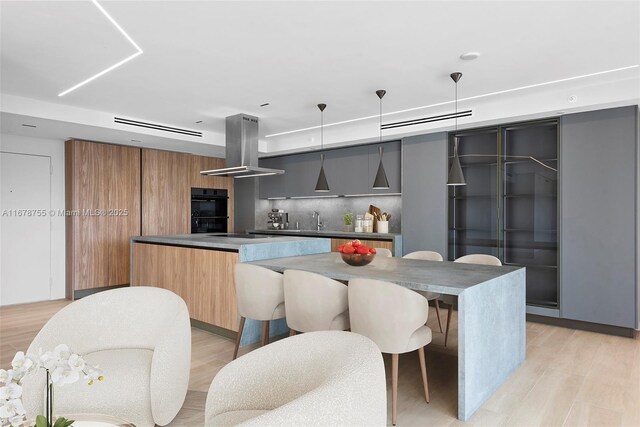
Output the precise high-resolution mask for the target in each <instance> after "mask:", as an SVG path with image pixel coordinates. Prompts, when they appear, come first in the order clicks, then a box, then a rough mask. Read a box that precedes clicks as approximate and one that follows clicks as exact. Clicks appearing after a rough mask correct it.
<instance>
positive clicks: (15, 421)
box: [8, 415, 25, 427]
mask: <svg viewBox="0 0 640 427" xmlns="http://www.w3.org/2000/svg"><path fill="white" fill-rule="evenodd" d="M24 420H25V416H24V415H16V416H15V417H13V418H9V420H8V422H9V425H11V426H15V427H19V426H21V425H23V423H24Z"/></svg>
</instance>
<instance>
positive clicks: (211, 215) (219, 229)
mask: <svg viewBox="0 0 640 427" xmlns="http://www.w3.org/2000/svg"><path fill="white" fill-rule="evenodd" d="M228 203H229V196H228V193H227V190H223V189H215V188H192V189H191V233H226V232H227V221H228V219H229V214H228V211H227V205H228Z"/></svg>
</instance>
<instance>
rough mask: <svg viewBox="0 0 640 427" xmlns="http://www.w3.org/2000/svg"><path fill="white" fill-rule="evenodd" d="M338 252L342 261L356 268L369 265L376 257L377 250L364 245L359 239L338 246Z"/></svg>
mask: <svg viewBox="0 0 640 427" xmlns="http://www.w3.org/2000/svg"><path fill="white" fill-rule="evenodd" d="M338 252H340V256H341V257H342V260H343V261H344V262H346V263H347V264H349V265H353V266H354V267H361V266H363V265H367V264H369V263H370V262H371V261H373V259H374V258H375V256H376V249H375V248H370V247H368V246H367V245H364V244H362V242H361V241H360V240H358V239H356V240H353V241H351V242H348V243H346V244H344V245H340V246H338Z"/></svg>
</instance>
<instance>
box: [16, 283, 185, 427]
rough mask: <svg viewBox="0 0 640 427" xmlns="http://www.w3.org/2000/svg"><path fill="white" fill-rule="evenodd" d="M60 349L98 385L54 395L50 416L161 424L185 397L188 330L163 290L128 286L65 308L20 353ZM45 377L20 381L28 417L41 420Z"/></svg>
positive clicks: (174, 298) (179, 308)
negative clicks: (97, 373)
mask: <svg viewBox="0 0 640 427" xmlns="http://www.w3.org/2000/svg"><path fill="white" fill-rule="evenodd" d="M59 344H67V345H68V346H69V347H70V349H71V350H72V351H73V352H76V353H79V354H80V355H82V356H84V358H85V359H86V360H87V362H88V363H91V364H92V365H98V367H99V369H100V370H101V371H102V372H103V375H104V380H103V381H96V383H95V384H93V385H91V386H89V385H87V383H86V381H84V380H80V381H78V382H76V383H74V384H67V385H64V386H59V387H56V388H55V408H54V409H55V412H56V413H58V414H92V413H98V414H108V415H113V416H116V417H118V418H121V419H123V420H126V421H129V422H131V423H133V424H135V425H136V426H137V427H150V426H153V425H155V424H157V425H161V426H163V425H166V424H168V423H169V422H171V420H173V418H174V417H175V416H176V414H177V413H178V411H179V410H180V408H181V407H182V404H183V403H184V399H185V396H186V394H187V386H188V384H189V372H190V367H191V325H190V322H189V312H188V310H187V305H186V304H185V302H184V301H183V300H182V298H180V297H179V296H178V295H176V294H174V293H173V292H171V291H168V290H165V289H160V288H151V287H130V288H120V289H114V290H109V291H104V292H100V293H97V294H94V295H91V296H88V297H85V298H82V299H80V300H77V301H75V302H73V303H72V304H69V305H68V306H66V307H64V308H63V309H62V310H60V311H59V312H58V313H56V314H55V315H54V316H53V317H52V318H51V319H50V320H49V321H48V322H47V323H46V324H45V325H44V327H43V328H42V329H41V330H40V332H39V333H38V335H37V336H36V337H35V339H34V340H33V342H32V343H31V345H30V346H29V350H28V352H33V353H37V352H38V350H39V349H42V350H43V351H48V350H53V349H54V348H55V347H56V346H57V345H59ZM45 382H46V379H45V371H44V370H43V369H41V370H40V372H39V373H38V374H36V375H33V376H31V377H27V378H25V383H24V387H23V403H24V406H25V409H26V410H27V417H28V418H35V416H36V415H38V414H43V413H44V407H43V406H44V402H45V396H44V391H45Z"/></svg>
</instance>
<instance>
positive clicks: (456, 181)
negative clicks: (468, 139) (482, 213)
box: [447, 72, 467, 185]
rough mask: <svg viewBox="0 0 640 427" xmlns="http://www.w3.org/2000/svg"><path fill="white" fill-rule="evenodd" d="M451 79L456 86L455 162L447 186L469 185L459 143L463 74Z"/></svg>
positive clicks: (452, 164) (456, 74) (455, 75)
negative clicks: (459, 89)
mask: <svg viewBox="0 0 640 427" xmlns="http://www.w3.org/2000/svg"><path fill="white" fill-rule="evenodd" d="M450 77H451V80H453V81H454V82H455V84H456V116H455V117H456V130H455V134H454V136H453V160H452V161H451V169H450V170H449V179H448V180H447V185H467V182H466V181H465V180H464V174H463V173H462V166H461V165H460V157H459V156H458V143H459V142H460V138H459V137H458V81H459V80H460V78H461V77H462V73H459V72H455V73H451V76H450Z"/></svg>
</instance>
